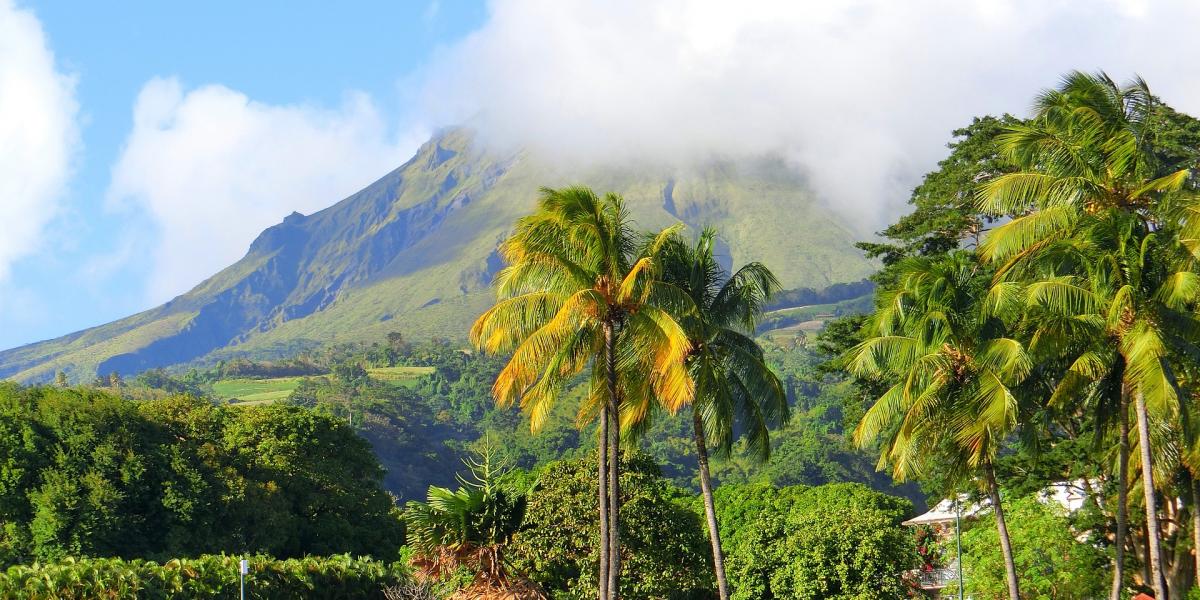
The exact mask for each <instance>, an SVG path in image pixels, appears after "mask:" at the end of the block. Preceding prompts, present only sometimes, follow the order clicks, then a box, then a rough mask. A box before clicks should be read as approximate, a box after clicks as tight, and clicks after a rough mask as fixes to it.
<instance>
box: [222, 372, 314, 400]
mask: <svg viewBox="0 0 1200 600" xmlns="http://www.w3.org/2000/svg"><path fill="white" fill-rule="evenodd" d="M301 379H303V378H302V377H276V378H273V379H224V380H222V381H218V382H216V383H214V384H213V393H214V394H216V395H217V396H218V397H221V398H228V399H230V400H236V401H237V403H238V404H239V405H242V406H250V405H256V404H269V403H271V402H274V401H276V400H283V399H284V398H287V397H288V396H289V395H290V394H291V393H292V390H294V389H296V386H298V385H300V380H301Z"/></svg>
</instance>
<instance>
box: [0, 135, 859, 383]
mask: <svg viewBox="0 0 1200 600" xmlns="http://www.w3.org/2000/svg"><path fill="white" fill-rule="evenodd" d="M519 155H520V153H511V154H508V155H497V154H496V153H492V152H486V151H484V150H483V149H481V148H480V147H479V145H478V144H476V143H475V136H474V133H473V132H472V131H470V130H469V129H467V128H462V127H454V128H447V129H443V130H440V131H438V132H437V134H436V135H434V136H433V137H432V138H431V139H430V140H429V141H427V142H425V143H424V144H423V145H422V146H421V148H420V149H419V150H418V151H417V152H416V154H415V155H414V156H413V158H412V159H410V160H409V161H408V162H406V163H405V164H404V165H401V166H400V167H398V168H397V169H395V170H393V171H392V172H390V173H388V174H386V175H384V176H383V177H381V178H380V179H379V180H377V181H375V182H373V183H371V184H370V185H368V186H367V187H365V188H363V189H362V190H361V191H359V192H357V193H355V194H352V195H351V196H349V197H347V198H345V199H343V200H341V201H339V202H337V203H335V204H333V205H331V206H329V207H328V208H325V209H323V210H321V211H318V212H315V213H312V214H310V215H302V214H300V213H298V212H293V213H292V214H290V215H288V216H287V217H285V218H284V219H283V220H282V222H280V223H279V224H277V225H274V226H272V227H269V228H267V229H266V230H264V231H263V232H262V233H261V234H260V235H259V236H258V237H257V239H255V240H254V242H253V243H252V244H251V245H250V248H249V251H248V252H247V253H246V255H245V257H243V258H242V259H241V260H239V261H238V262H236V263H234V264H233V265H230V266H229V267H227V268H226V269H223V270H222V271H221V272H219V273H217V274H216V275H214V276H212V277H210V278H209V279H207V280H205V281H204V282H202V283H200V284H199V285H197V286H196V287H195V288H193V289H192V290H191V291H189V292H188V293H186V294H184V295H183V296H180V297H178V298H176V299H174V300H172V301H171V302H168V303H167V304H165V305H163V306H160V307H158V308H155V309H151V310H148V311H146V312H143V313H139V314H137V315H133V316H130V317H127V318H125V319H121V320H119V321H115V322H113V323H109V324H106V325H102V326H99V327H95V328H92V329H88V330H85V331H82V332H78V333H74V334H71V335H68V336H64V337H61V338H58V339H54V340H49V341H46V342H39V343H36V344H30V345H28V346H23V347H21V348H16V349H13V350H7V351H4V352H0V377H12V378H16V379H20V380H25V381H45V380H49V379H52V378H53V376H54V373H55V371H57V370H60V369H61V370H64V371H67V372H68V374H69V375H71V376H72V377H73V378H74V379H76V380H81V379H89V378H90V377H91V376H93V375H94V374H95V373H101V374H107V373H108V372H111V371H117V372H120V373H122V374H124V375H132V374H134V373H137V372H139V371H142V370H145V369H149V368H153V367H159V366H168V365H173V364H180V363H195V362H201V363H204V362H211V361H215V360H219V359H222V358H229V357H234V356H244V355H253V356H260V357H270V356H278V355H288V354H294V353H296V352H298V351H300V350H302V349H305V348H310V347H315V346H319V345H322V344H325V343H329V342H346V341H355V340H370V339H379V338H380V337H382V336H383V335H384V334H386V333H387V332H388V331H393V330H397V329H399V330H403V332H404V334H405V335H406V336H407V337H412V338H419V337H423V336H426V337H427V336H434V335H436V336H440V337H447V338H462V337H464V336H465V334H466V331H467V328H468V327H469V325H470V323H471V321H472V319H473V318H474V317H475V316H476V315H478V314H479V313H480V312H481V311H482V310H483V309H484V308H485V307H486V306H487V305H488V304H489V303H490V301H491V299H492V292H491V290H490V289H489V283H490V281H491V277H492V275H493V274H494V272H495V271H496V270H497V268H498V267H499V265H498V264H497V258H496V248H497V246H498V245H499V243H500V241H501V240H503V238H504V236H505V234H506V232H507V231H509V229H510V227H511V226H512V223H513V222H514V221H515V220H516V219H517V218H519V217H520V216H522V215H523V214H526V213H527V212H528V211H529V210H530V209H531V208H532V207H533V205H534V202H535V200H536V197H537V190H538V189H539V188H540V187H542V186H547V185H548V186H561V185H568V184H575V183H583V184H586V185H591V186H593V187H594V188H596V189H597V190H598V191H615V192H619V193H622V194H624V195H625V197H626V201H627V203H628V205H629V207H630V209H631V210H632V211H633V214H634V216H635V218H636V219H637V220H638V225H639V226H641V227H644V228H655V227H661V226H665V225H668V224H670V223H673V222H675V221H676V220H683V221H684V222H685V223H686V224H687V225H689V226H690V227H691V228H694V229H699V228H700V227H703V226H705V225H714V226H716V227H717V228H718V229H719V231H720V235H721V240H720V243H721V248H723V249H725V250H727V253H728V254H729V259H730V260H732V261H733V262H736V263H742V262H747V261H750V260H760V261H763V262H766V263H767V264H768V265H769V266H770V267H771V268H772V269H773V270H774V271H775V272H776V273H777V275H779V277H780V278H781V279H782V281H783V283H784V285H785V286H787V287H801V286H807V287H824V286H826V285H829V284H831V283H838V282H846V281H856V280H858V279H861V278H862V277H864V276H866V275H868V274H869V273H870V271H871V268H872V266H871V264H870V263H869V262H868V261H866V260H864V259H863V258H862V257H861V255H860V254H859V252H858V251H857V250H855V249H854V248H853V242H854V240H855V237H856V236H855V235H854V234H853V233H851V231H852V229H851V228H850V227H848V226H847V223H846V222H845V221H844V220H843V219H842V218H841V217H840V216H838V215H836V214H835V213H832V212H831V211H829V210H827V209H825V208H824V207H823V206H822V205H821V204H819V203H818V202H816V201H815V200H814V199H813V197H812V195H811V194H810V193H809V192H808V191H807V190H806V189H805V187H804V185H803V182H802V180H800V179H799V178H797V177H792V176H789V177H782V176H780V174H779V173H778V168H777V165H775V164H774V163H772V162H770V161H766V162H763V163H762V164H758V165H748V166H745V167H739V166H738V165H734V164H728V163H721V164H714V165H711V166H708V167H703V168H695V169H692V170H690V171H689V172H687V173H681V172H670V171H666V170H663V169H659V168H651V167H647V166H624V167H612V166H610V167H606V168H599V167H595V168H581V169H576V170H574V171H572V170H570V169H564V168H562V167H561V165H559V166H556V167H554V168H551V167H549V166H547V165H546V164H544V163H539V162H538V161H536V160H532V159H529V158H525V159H522V160H516V157H517V156H519Z"/></svg>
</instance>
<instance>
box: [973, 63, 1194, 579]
mask: <svg viewBox="0 0 1200 600" xmlns="http://www.w3.org/2000/svg"><path fill="white" fill-rule="evenodd" d="M1154 114H1155V113H1154V97H1153V96H1152V95H1151V94H1150V91H1149V89H1148V88H1147V86H1146V84H1145V82H1143V81H1141V80H1136V81H1134V82H1133V83H1131V84H1128V85H1126V86H1123V87H1122V86H1118V85H1117V84H1116V83H1114V82H1113V81H1112V80H1111V79H1110V78H1109V77H1108V76H1107V75H1104V74H1103V73H1101V74H1097V75H1087V74H1083V73H1078V72H1075V73H1071V74H1070V75H1068V76H1067V77H1066V78H1064V80H1063V83H1062V85H1060V87H1059V88H1057V89H1055V90H1050V91H1047V92H1044V93H1043V94H1042V95H1041V96H1039V98H1038V100H1037V103H1036V114H1035V116H1034V118H1033V119H1032V121H1031V122H1030V123H1029V124H1027V125H1021V126H1016V127H1012V128H1011V131H1010V132H1009V133H1008V134H1005V135H1003V136H1001V138H1000V142H1001V144H1002V147H1003V151H1004V153H1005V154H1006V156H1008V158H1009V159H1010V160H1011V161H1012V162H1013V163H1014V164H1015V165H1016V166H1017V167H1018V170H1017V171H1016V172H1014V173H1010V174H1006V175H1002V176H1000V177H997V178H995V179H994V180H992V181H990V182H987V183H986V184H984V185H983V186H982V187H981V188H980V192H979V203H980V207H981V208H982V209H983V210H984V211H985V212H987V213H990V214H993V215H1002V216H1011V217H1013V218H1012V220H1011V221H1009V222H1007V223H1005V224H1003V225H1001V226H998V227H996V228H995V229H994V230H993V231H992V232H991V233H990V234H989V236H988V238H987V240H986V241H985V242H984V244H983V245H982V247H981V256H982V257H983V258H984V259H985V260H987V261H991V262H993V263H995V264H996V265H998V280H1000V281H1010V282H1012V281H1019V280H1027V281H1028V280H1040V281H1042V282H1043V284H1042V287H1043V288H1044V290H1045V293H1046V298H1047V299H1048V303H1047V305H1049V304H1059V305H1060V308H1063V307H1064V305H1068V304H1073V305H1074V307H1073V310H1078V311H1080V312H1082V313H1083V314H1093V315H1095V318H1093V319H1091V321H1092V323H1093V324H1094V325H1096V326H1097V327H1102V328H1103V330H1104V332H1105V337H1106V338H1107V339H1108V340H1109V341H1110V342H1111V345H1110V348H1113V349H1115V351H1116V353H1117V354H1119V360H1120V361H1121V362H1122V365H1123V367H1122V386H1121V389H1122V393H1121V397H1122V400H1121V403H1122V404H1121V406H1132V407H1133V409H1134V412H1135V416H1136V424H1137V431H1138V439H1139V444H1138V447H1139V453H1140V462H1141V470H1142V489H1143V493H1144V495H1145V505H1146V521H1147V530H1148V534H1149V537H1150V540H1149V558H1150V563H1151V573H1152V575H1151V578H1152V579H1153V582H1152V584H1153V587H1154V589H1155V592H1156V594H1157V595H1158V597H1159V598H1165V597H1166V585H1165V582H1164V580H1163V576H1162V564H1161V547H1160V539H1159V523H1158V518H1157V513H1156V509H1155V507H1156V505H1157V498H1156V493H1155V488H1154V473H1153V460H1152V453H1151V443H1150V429H1151V424H1150V421H1151V411H1152V410H1153V411H1154V412H1156V413H1158V414H1160V415H1162V416H1163V417H1164V418H1171V416H1172V415H1174V414H1177V412H1178V403H1179V397H1180V393H1179V386H1178V384H1177V380H1176V378H1175V376H1174V370H1173V369H1172V367H1171V360H1172V354H1173V353H1179V352H1184V353H1188V352H1192V351H1193V350H1192V348H1193V346H1194V339H1195V336H1194V334H1195V330H1194V329H1192V328H1193V327H1194V323H1193V322H1194V318H1192V317H1191V315H1190V313H1191V309H1192V308H1194V306H1195V305H1196V303H1197V300H1198V299H1200V297H1198V294H1200V277H1198V276H1197V275H1196V273H1195V261H1196V258H1197V257H1198V256H1200V245H1198V244H1200V235H1198V234H1200V218H1197V217H1198V216H1200V201H1197V197H1196V195H1195V194H1194V193H1192V192H1191V191H1190V190H1189V189H1188V187H1189V186H1188V180H1189V171H1188V170H1186V169H1183V170H1174V171H1169V170H1164V168H1163V167H1162V166H1161V165H1160V164H1158V161H1157V160H1156V159H1155V155H1154V152H1153V146H1152V142H1153V138H1154V136H1153V131H1152V127H1153V116H1154ZM1085 282H1086V284H1085ZM1097 286H1099V287H1097ZM1085 291H1087V292H1089V293H1084V292H1085ZM1097 292H1100V293H1097ZM1087 303H1091V304H1092V305H1090V306H1089V305H1086V304H1087ZM1077 358H1078V360H1077V361H1075V363H1073V366H1072V367H1071V369H1070V370H1069V374H1068V375H1069V376H1068V378H1067V379H1065V381H1069V379H1070V378H1075V377H1078V378H1083V379H1092V380H1095V379H1097V377H1096V376H1097V374H1098V373H1100V372H1101V371H1102V369H1101V368H1100V362H1101V359H1100V358H1099V357H1098V355H1096V354H1094V353H1082V354H1080V355H1079V356H1078V357H1077ZM1105 364H1106V365H1107V367H1106V369H1104V370H1109V371H1111V366H1112V363H1111V361H1107V362H1106V363H1105ZM1070 373H1074V375H1070ZM1118 414H1122V413H1121V412H1120V410H1118ZM1122 445H1123V447H1125V448H1127V447H1128V444H1127V443H1125V444H1122ZM1120 476H1121V477H1124V476H1125V474H1124V472H1123V471H1122V473H1121V474H1120ZM1122 487H1124V484H1123V486H1122ZM1118 516H1119V517H1120V516H1121V515H1120V514H1118ZM1118 532H1119V533H1121V532H1123V527H1122V524H1120V523H1119V524H1118ZM1121 541H1123V540H1121ZM1123 567H1124V565H1123V564H1122V563H1118V564H1117V573H1116V574H1115V577H1120V576H1121V572H1122V570H1123ZM1119 584H1120V579H1116V578H1115V579H1114V589H1117V588H1118V586H1119Z"/></svg>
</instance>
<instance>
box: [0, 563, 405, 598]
mask: <svg viewBox="0 0 1200 600" xmlns="http://www.w3.org/2000/svg"><path fill="white" fill-rule="evenodd" d="M240 559H241V557H238V556H228V555H224V554H222V555H207V556H201V557H200V558H194V559H175V560H170V561H167V562H165V563H162V564H159V563H156V562H153V561H144V560H140V559H135V560H130V561H126V560H122V559H118V558H96V559H74V558H67V559H64V560H63V561H61V562H57V563H47V564H38V563H35V564H33V565H32V566H25V565H18V566H13V567H9V568H8V570H7V571H6V572H4V573H3V574H0V598H28V599H30V600H41V599H46V600H50V599H54V600H76V599H78V600H85V599H92V598H106V599H110V600H126V599H129V600H133V599H137V600H159V599H163V600H166V599H168V598H169V599H173V600H175V599H178V600H188V599H192V598H195V599H197V600H199V599H205V600H207V599H210V598H236V597H238V589H239V580H238V561H239V560H240ZM407 581H408V577H407V571H406V570H405V569H404V568H403V566H402V565H401V564H400V563H391V564H387V563H383V562H380V561H376V560H372V559H367V558H356V557H352V556H349V555H345V554H343V555H336V556H329V557H306V558H295V559H287V560H276V559H274V558H271V557H269V556H254V557H251V558H250V574H249V575H247V576H246V589H247V596H249V597H254V598H272V599H281V600H288V599H296V600H300V599H316V600H320V599H331V600H332V599H334V598H340V599H347V600H352V599H360V598H362V599H367V598H371V599H376V598H377V599H381V600H382V599H383V598H384V592H383V590H384V588H386V587H389V586H396V585H399V584H401V583H405V582H407Z"/></svg>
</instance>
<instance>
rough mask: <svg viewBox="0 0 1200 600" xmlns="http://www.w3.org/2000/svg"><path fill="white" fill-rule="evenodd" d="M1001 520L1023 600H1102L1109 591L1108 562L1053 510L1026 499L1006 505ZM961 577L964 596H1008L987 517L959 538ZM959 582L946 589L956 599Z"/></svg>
mask: <svg viewBox="0 0 1200 600" xmlns="http://www.w3.org/2000/svg"><path fill="white" fill-rule="evenodd" d="M1004 513H1005V518H1006V520H1007V521H1008V523H1009V525H1008V533H1009V536H1011V537H1012V545H1013V553H1014V557H1013V558H1014V560H1015V561H1016V563H1017V572H1018V573H1020V574H1021V597H1022V598H1037V599H1040V598H1047V599H1050V598H1053V599H1054V600H1087V599H1089V598H1099V597H1101V596H1103V595H1105V594H1106V593H1107V591H1108V587H1109V586H1110V585H1112V576H1111V572H1110V570H1109V568H1108V561H1109V558H1108V557H1107V556H1105V554H1104V552H1103V551H1102V550H1100V549H1099V548H1097V547H1096V546H1095V545H1093V544H1091V543H1089V542H1088V541H1086V540H1085V541H1080V540H1079V539H1078V537H1079V532H1078V531H1076V530H1074V529H1073V528H1072V526H1071V525H1072V524H1071V519H1069V518H1068V517H1067V516H1066V514H1065V513H1064V511H1063V510H1062V509H1061V508H1060V507H1059V506H1057V505H1052V504H1048V503H1046V502H1042V501H1040V500H1039V499H1038V498H1037V497H1036V496H1026V497H1024V498H1020V499H1018V500H1016V501H1011V502H1006V503H1005V507H1004ZM962 542H963V577H964V586H965V588H966V590H965V591H966V593H967V595H968V596H971V597H975V598H999V597H1001V596H1003V595H1004V594H1006V593H1007V589H1008V587H1007V584H1006V583H1005V579H1004V560H1003V557H1002V556H1001V555H1000V542H999V537H998V534H997V533H996V523H995V520H994V519H992V518H991V517H990V516H988V515H985V516H983V517H982V518H980V519H979V520H978V521H975V523H974V525H972V526H971V527H970V528H969V529H967V530H966V531H965V532H963V536H962ZM955 588H957V582H955V583H954V584H952V585H951V588H950V589H948V592H949V593H957V590H956V589H955Z"/></svg>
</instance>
